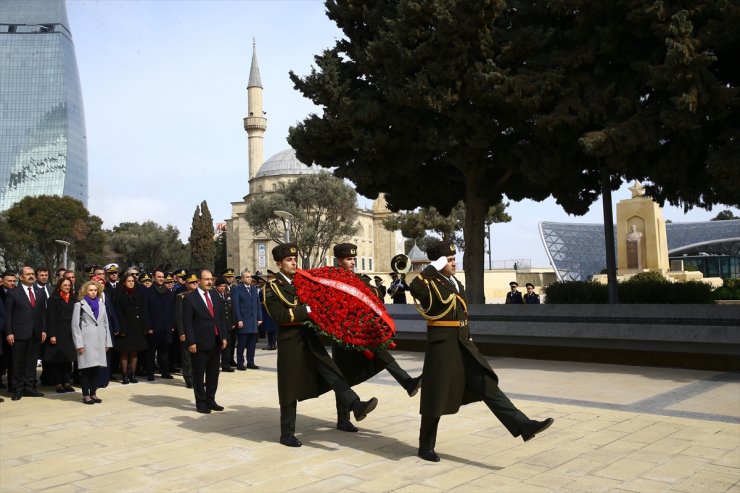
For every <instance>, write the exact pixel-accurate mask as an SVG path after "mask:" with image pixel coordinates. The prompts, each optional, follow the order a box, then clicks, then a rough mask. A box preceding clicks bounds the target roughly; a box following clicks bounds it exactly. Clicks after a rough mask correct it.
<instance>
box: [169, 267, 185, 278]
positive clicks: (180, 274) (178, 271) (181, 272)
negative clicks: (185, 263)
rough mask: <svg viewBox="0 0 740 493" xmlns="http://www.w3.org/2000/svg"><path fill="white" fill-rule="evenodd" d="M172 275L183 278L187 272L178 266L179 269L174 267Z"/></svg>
mask: <svg viewBox="0 0 740 493" xmlns="http://www.w3.org/2000/svg"><path fill="white" fill-rule="evenodd" d="M172 275H173V276H175V277H180V278H183V277H185V276H187V275H188V273H187V271H186V270H185V269H183V268H180V269H175V272H173V273H172Z"/></svg>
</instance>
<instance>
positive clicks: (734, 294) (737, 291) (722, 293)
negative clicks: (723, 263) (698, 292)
mask: <svg viewBox="0 0 740 493" xmlns="http://www.w3.org/2000/svg"><path fill="white" fill-rule="evenodd" d="M713 294H714V299H715V300H740V279H733V278H730V279H722V287H720V288H717V289H715V290H714V293H713Z"/></svg>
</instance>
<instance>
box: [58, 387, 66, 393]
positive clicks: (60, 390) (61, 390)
mask: <svg viewBox="0 0 740 493" xmlns="http://www.w3.org/2000/svg"><path fill="white" fill-rule="evenodd" d="M66 392H67V391H66V390H64V387H57V394H64V393H66Z"/></svg>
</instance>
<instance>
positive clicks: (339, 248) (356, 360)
mask: <svg viewBox="0 0 740 493" xmlns="http://www.w3.org/2000/svg"><path fill="white" fill-rule="evenodd" d="M334 256H335V257H336V258H337V261H338V263H339V267H342V268H343V269H347V270H348V271H351V272H354V270H355V260H356V257H357V246H356V245H353V244H352V243H340V244H339V245H336V246H335V247H334ZM357 277H359V278H360V279H361V280H363V282H364V283H365V285H366V286H367V287H368V288H370V290H371V291H372V292H373V293H374V294H375V296H376V297H377V298H378V299H379V300H380V302H381V303H382V302H383V297H384V296H385V289H383V290H382V294H381V291H380V290H379V289H378V288H377V287H376V286H372V285H371V284H370V283H369V282H368V281H367V280H365V279H364V277H363V276H360V275H359V274H358V276H357ZM365 277H367V276H365ZM331 354H332V358H333V359H334V361H335V362H336V363H337V366H338V367H339V369H340V370H341V371H342V374H343V375H344V376H345V378H346V379H347V383H348V384H350V385H351V386H354V385H357V384H359V383H362V382H364V381H365V380H368V379H370V378H372V377H373V376H375V375H376V374H378V373H380V372H381V371H383V370H388V373H390V374H391V375H392V376H393V378H395V379H396V381H397V382H398V383H399V384H401V386H402V387H403V388H404V389H405V390H406V392H408V394H409V396H411V397H413V396H415V395H416V393H417V392H418V391H419V387H421V376H418V377H416V378H411V376H410V375H409V374H408V373H406V372H405V371H404V370H403V369H402V368H401V367H400V366H398V363H397V362H396V360H395V358H394V357H393V356H391V354H390V353H389V352H388V350H387V349H385V348H383V349H381V350H380V351H378V352H376V353H375V358H374V359H372V360H370V359H367V358H366V357H365V355H364V354H362V353H361V352H360V351H357V350H355V349H352V348H346V347H342V346H340V345H339V344H337V342H336V341H332V345H331ZM337 429H338V430H342V431H349V432H354V431H357V427H356V426H355V425H353V424H352V423H351V422H350V420H349V409H347V407H346V406H344V405H343V404H342V402H341V401H340V400H339V398H338V397H337Z"/></svg>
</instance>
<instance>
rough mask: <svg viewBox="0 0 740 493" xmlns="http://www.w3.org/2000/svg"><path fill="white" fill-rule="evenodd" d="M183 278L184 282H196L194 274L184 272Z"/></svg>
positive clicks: (196, 278)
mask: <svg viewBox="0 0 740 493" xmlns="http://www.w3.org/2000/svg"><path fill="white" fill-rule="evenodd" d="M183 277H185V282H198V276H197V274H196V273H195V272H191V273H190V274H188V273H187V272H186V273H185V275H184V276H183Z"/></svg>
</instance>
